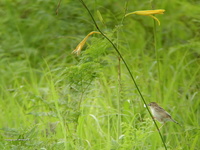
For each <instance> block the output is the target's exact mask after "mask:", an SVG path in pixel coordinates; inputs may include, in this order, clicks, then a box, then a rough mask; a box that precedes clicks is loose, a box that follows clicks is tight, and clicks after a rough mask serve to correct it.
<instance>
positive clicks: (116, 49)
mask: <svg viewBox="0 0 200 150" xmlns="http://www.w3.org/2000/svg"><path fill="white" fill-rule="evenodd" d="M79 1H80V2H81V3H82V4H83V6H84V7H85V9H86V10H87V11H88V13H89V15H90V17H91V19H92V21H93V22H94V25H95V26H96V28H97V30H98V31H99V32H100V33H101V34H102V35H103V36H104V37H105V38H106V39H107V40H108V41H109V42H110V44H111V45H112V46H113V48H114V49H115V51H116V52H117V54H118V55H119V57H120V58H121V60H122V61H123V63H124V65H125V67H126V69H127V70H128V72H129V75H130V76H131V79H132V81H133V83H134V85H135V87H136V89H137V91H138V93H139V95H140V97H141V99H142V101H143V103H144V105H145V106H146V107H145V108H146V109H147V111H148V113H149V115H150V116H151V118H152V120H153V122H154V124H155V126H156V128H157V130H158V133H159V135H160V138H161V140H162V143H163V145H164V147H165V150H167V146H166V144H165V142H164V139H163V137H162V134H161V132H160V130H159V128H158V125H157V123H156V121H155V120H154V118H153V116H152V114H151V112H150V110H149V108H148V106H147V104H146V101H145V99H144V97H143V95H142V93H141V91H140V89H139V87H138V85H137V83H136V81H135V78H134V77H133V75H132V73H131V70H130V69H129V67H128V64H127V63H126V61H125V59H124V58H123V56H122V55H121V53H120V52H119V50H118V48H117V47H116V46H115V44H114V43H113V42H112V41H111V40H110V39H109V38H108V37H107V36H106V35H105V34H104V33H103V32H102V31H101V29H100V28H99V26H98V25H97V23H96V21H95V19H94V17H93V15H92V13H91V12H90V10H89V8H88V7H87V6H86V4H85V3H84V1H83V0H79Z"/></svg>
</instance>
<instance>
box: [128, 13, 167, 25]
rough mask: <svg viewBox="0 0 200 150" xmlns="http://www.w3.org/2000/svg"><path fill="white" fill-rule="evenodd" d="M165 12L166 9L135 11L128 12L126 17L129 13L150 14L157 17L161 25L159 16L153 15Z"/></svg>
mask: <svg viewBox="0 0 200 150" xmlns="http://www.w3.org/2000/svg"><path fill="white" fill-rule="evenodd" d="M164 12H165V10H164V9H157V10H143V11H134V12H131V13H128V14H126V15H125V17H127V16H128V15H132V14H136V15H142V16H149V17H151V18H153V19H155V20H156V21H157V22H158V25H160V21H159V20H158V18H156V17H154V16H153V15H155V14H163V13H164Z"/></svg>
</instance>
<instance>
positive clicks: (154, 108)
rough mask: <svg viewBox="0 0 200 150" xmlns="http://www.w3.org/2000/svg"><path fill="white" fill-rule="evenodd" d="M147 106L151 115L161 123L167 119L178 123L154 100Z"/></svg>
mask: <svg viewBox="0 0 200 150" xmlns="http://www.w3.org/2000/svg"><path fill="white" fill-rule="evenodd" d="M147 106H149V107H150V110H151V113H152V115H153V117H154V118H155V119H156V120H158V121H159V122H161V123H163V125H164V124H165V123H166V122H168V121H172V122H174V123H176V124H179V123H178V122H177V121H175V120H174V119H172V117H171V115H170V114H169V113H168V112H167V111H166V110H164V109H163V108H162V107H160V106H159V105H158V104H157V103H156V102H151V103H149V104H148V105H147ZM179 125H180V124H179ZM180 126H181V125H180Z"/></svg>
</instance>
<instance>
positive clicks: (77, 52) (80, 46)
mask: <svg viewBox="0 0 200 150" xmlns="http://www.w3.org/2000/svg"><path fill="white" fill-rule="evenodd" d="M94 33H98V34H101V33H100V32H97V31H92V32H90V33H89V34H88V35H87V36H86V37H85V38H84V39H83V40H82V41H81V42H80V43H79V44H78V45H77V47H76V48H75V50H73V51H72V53H73V54H74V53H75V54H77V55H80V53H81V50H82V48H83V46H84V45H85V42H86V41H87V39H88V38H89V36H90V35H92V34H94Z"/></svg>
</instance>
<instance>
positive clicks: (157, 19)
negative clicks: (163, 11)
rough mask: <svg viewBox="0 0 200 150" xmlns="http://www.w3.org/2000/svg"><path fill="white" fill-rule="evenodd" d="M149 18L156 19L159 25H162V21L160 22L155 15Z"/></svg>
mask: <svg viewBox="0 0 200 150" xmlns="http://www.w3.org/2000/svg"><path fill="white" fill-rule="evenodd" d="M148 16H149V17H151V18H153V19H155V20H156V21H157V22H158V25H160V21H159V20H158V18H156V17H155V16H153V15H148Z"/></svg>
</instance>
